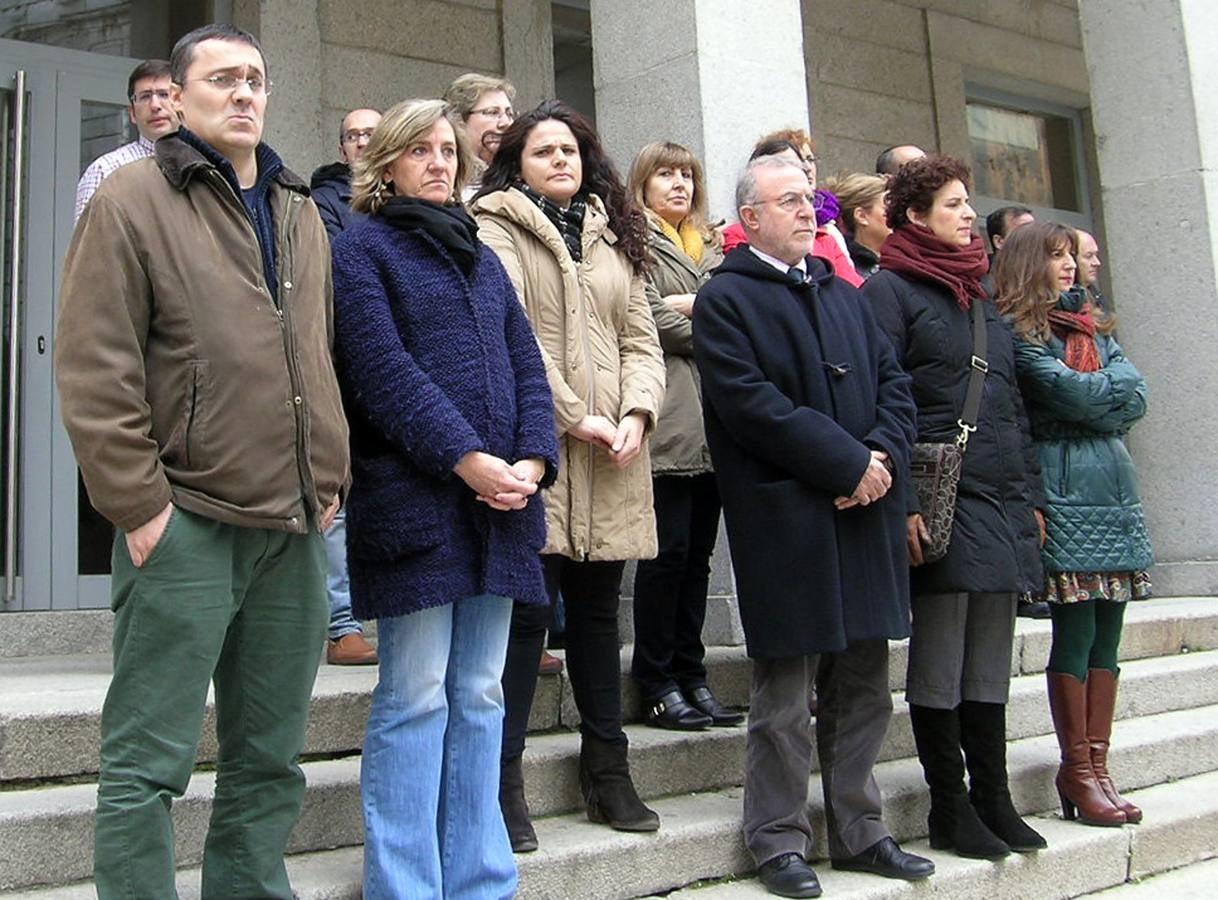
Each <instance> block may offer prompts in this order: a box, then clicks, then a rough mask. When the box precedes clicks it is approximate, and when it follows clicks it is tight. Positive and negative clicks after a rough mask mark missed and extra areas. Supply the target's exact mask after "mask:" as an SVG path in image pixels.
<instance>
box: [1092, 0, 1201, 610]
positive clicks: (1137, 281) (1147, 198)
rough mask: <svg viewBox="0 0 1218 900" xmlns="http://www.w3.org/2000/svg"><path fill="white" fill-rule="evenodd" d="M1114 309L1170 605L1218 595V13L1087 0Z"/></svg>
mask: <svg viewBox="0 0 1218 900" xmlns="http://www.w3.org/2000/svg"><path fill="white" fill-rule="evenodd" d="M1079 14H1080V17H1081V21H1082V26H1083V27H1082V34H1083V48H1084V53H1085V56H1086V60H1087V69H1088V72H1089V74H1090V79H1091V113H1092V118H1093V120H1094V123H1095V135H1096V151H1097V156H1098V162H1099V172H1100V181H1101V184H1102V195H1103V212H1104V226H1105V227H1104V231H1105V234H1106V236H1107V243H1108V246H1107V247H1105V248H1103V250H1104V251H1106V254H1105V256H1104V258H1105V260H1106V261H1107V262H1108V263H1109V266H1110V275H1111V279H1112V300H1113V302H1114V305H1115V308H1116V311H1117V314H1118V317H1119V322H1118V325H1119V332H1120V340H1121V344H1122V346H1123V347H1124V349H1125V351H1126V353H1127V354H1128V356H1129V358H1130V359H1131V361H1132V362H1133V363H1134V364H1135V365H1137V366H1138V368H1139V369H1140V370H1141V371H1142V373H1143V374H1144V375H1145V376H1146V380H1147V382H1148V384H1149V387H1150V411H1149V413H1148V414H1147V416H1146V418H1145V419H1144V420H1143V421H1142V422H1141V423H1140V424H1138V425H1137V426H1136V427H1135V429H1134V431H1133V433H1132V436H1131V439H1130V446H1131V449H1132V451H1133V455H1134V459H1135V460H1136V462H1137V464H1138V472H1139V476H1140V478H1141V488H1142V499H1143V502H1144V504H1145V506H1146V512H1147V518H1148V521H1149V525H1150V531H1151V539H1152V540H1153V542H1154V545H1155V551H1156V555H1157V557H1158V565H1157V566H1156V567H1155V570H1154V572H1153V573H1152V577H1153V578H1154V583H1155V589H1156V592H1157V593H1158V594H1160V595H1173V594H1174V595H1182V594H1213V593H1215V592H1218V502H1216V501H1218V452H1215V450H1216V447H1218V415H1216V411H1218V403H1216V401H1215V397H1218V295H1216V291H1215V288H1216V278H1215V273H1216V270H1218V261H1216V257H1218V95H1215V93H1214V90H1213V87H1214V85H1215V84H1216V83H1218V58H1216V57H1215V55H1214V53H1213V48H1214V47H1215V46H1218V6H1216V5H1215V4H1213V3H1211V2H1209V0H1146V2H1143V3H1137V4H1121V3H1107V2H1103V0H1079Z"/></svg>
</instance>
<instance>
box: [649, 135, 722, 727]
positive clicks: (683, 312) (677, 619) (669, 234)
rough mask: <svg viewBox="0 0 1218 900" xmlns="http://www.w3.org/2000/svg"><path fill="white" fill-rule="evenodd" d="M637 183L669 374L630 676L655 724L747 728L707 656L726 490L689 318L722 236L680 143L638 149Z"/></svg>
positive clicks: (654, 449) (696, 168) (655, 445)
mask: <svg viewBox="0 0 1218 900" xmlns="http://www.w3.org/2000/svg"><path fill="white" fill-rule="evenodd" d="M628 189H629V191H630V193H631V195H632V196H633V198H634V201H635V202H636V203H637V204H638V205H639V206H641V207H643V209H644V210H645V212H646V215H647V224H648V226H649V232H650V233H649V235H648V237H649V239H650V249H651V266H650V267H649V269H648V272H647V298H648V300H649V301H650V303H651V311H652V314H653V315H654V316H655V321H656V328H657V329H658V331H659V335H660V344H661V346H663V348H664V363H665V365H666V367H667V381H668V385H667V390H666V392H665V394H664V407H663V409H662V410H661V411H660V421H659V423H658V424H657V425H656V431H655V434H654V435H653V436H652V438H651V476H652V491H653V493H654V495H655V513H656V531H657V533H658V537H659V553H658V554H657V555H656V557H655V559H650V560H644V561H642V562H640V563H639V567H638V571H637V572H636V573H635V576H634V659H633V661H632V662H631V666H630V672H631V675H632V676H633V677H634V680H635V682H636V683H637V684H638V686H639V690H640V691H641V692H642V695H643V704H644V708H645V709H646V713H647V721H648V722H649V723H650V724H652V725H655V726H657V727H659V728H672V729H676V730H680V731H696V730H700V729H703V728H706V727H708V726H710V725H738V724H740V723H741V722H743V721H744V716H743V715H742V714H741V713H739V712H737V711H735V710H731V709H728V708H727V707H725V706H724V705H723V704H721V703H720V702H719V700H718V699H717V698H716V697H715V695H714V694H713V693H712V692H711V689H710V687H709V686H708V685H707V683H706V665H705V664H704V662H703V658H704V656H705V654H706V651H705V649H704V648H703V646H702V625H703V622H704V621H705V619H706V593H707V588H708V586H709V582H710V559H711V554H712V553H713V552H714V549H715V538H716V537H717V536H718V533H719V491H718V488H717V487H716V486H715V474H714V472H713V471H712V468H711V459H710V450H709V449H708V448H707V446H706V433H705V431H704V429H703V426H702V386H701V383H700V382H699V380H698V370H697V368H696V367H695V366H694V359H693V350H694V347H693V327H692V326H693V322H692V320H691V319H692V316H693V306H694V295H695V294H696V293H697V291H698V288H699V287H701V286H702V284H703V283H704V282H705V281H706V280H707V279H708V278H709V277H710V272H711V270H712V269H714V268H715V267H716V266H717V265H719V263H720V262H722V261H723V251H722V249H721V247H722V240H721V237H720V235H719V234H718V233H717V232H716V231H715V230H714V229H713V228H711V227H709V226H708V224H707V221H706V182H705V180H704V178H703V175H702V164H701V163H700V162H699V161H698V159H697V158H696V157H695V156H694V155H693V154H692V153H691V152H690V151H689V150H688V149H686V148H685V147H682V146H681V145H680V144H674V143H671V142H667V141H661V142H657V143H654V144H648V145H647V146H646V147H644V148H643V149H642V150H640V151H639V155H638V156H636V157H635V160H634V164H633V165H632V166H631V167H630V178H629V181H628Z"/></svg>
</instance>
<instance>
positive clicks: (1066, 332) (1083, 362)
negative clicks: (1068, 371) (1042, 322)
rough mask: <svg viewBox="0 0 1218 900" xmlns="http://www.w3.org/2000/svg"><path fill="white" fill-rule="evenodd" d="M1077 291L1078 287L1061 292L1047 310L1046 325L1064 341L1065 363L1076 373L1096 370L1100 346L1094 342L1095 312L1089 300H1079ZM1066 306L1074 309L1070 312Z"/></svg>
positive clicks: (1098, 366) (1098, 367) (1098, 365)
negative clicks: (1055, 302)
mask: <svg viewBox="0 0 1218 900" xmlns="http://www.w3.org/2000/svg"><path fill="white" fill-rule="evenodd" d="M1078 292H1081V289H1075V288H1072V289H1071V290H1070V291H1067V292H1066V293H1064V294H1062V296H1061V299H1060V300H1059V301H1058V305H1057V306H1056V307H1054V308H1053V309H1051V310H1049V327H1050V328H1052V329H1053V333H1054V334H1055V335H1057V336H1058V337H1059V338H1061V339H1062V340H1063V341H1064V342H1065V344H1066V365H1068V366H1069V367H1070V368H1072V369H1073V370H1074V371H1076V372H1098V371H1099V369H1100V348H1099V346H1098V345H1097V344H1096V342H1095V315H1094V313H1093V312H1092V309H1091V303H1090V302H1088V301H1085V300H1084V301H1082V302H1081V304H1080V303H1079V299H1080V298H1079V297H1078V296H1077V293H1078ZM1063 307H1066V308H1065V309H1063ZM1070 307H1074V308H1076V309H1078V312H1071V311H1070Z"/></svg>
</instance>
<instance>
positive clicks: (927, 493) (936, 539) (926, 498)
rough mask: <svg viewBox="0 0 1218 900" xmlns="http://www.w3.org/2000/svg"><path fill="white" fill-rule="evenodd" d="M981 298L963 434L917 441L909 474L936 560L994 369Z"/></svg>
mask: <svg viewBox="0 0 1218 900" xmlns="http://www.w3.org/2000/svg"><path fill="white" fill-rule="evenodd" d="M980 307H981V301H980V300H974V301H973V304H972V313H973V315H972V319H973V358H972V360H971V361H970V363H969V368H970V369H971V371H970V373H969V381H968V392H967V393H966V394H965V398H964V410H963V411H962V412H961V414H960V418H959V419H957V420H956V424H957V425H959V426H960V433H959V434H957V435H956V440H955V441H952V442H951V443H945V444H932V443H919V444H914V446H913V453H912V454H911V455H910V462H909V474H910V477H911V478H912V479H913V485H914V490H916V491H917V492H918V504H919V505H920V506H921V507H922V521H923V523H924V524H925V525H926V530H927V532H928V533H929V534H930V540H929V541H926V542H925V543H924V544H923V546H922V559H923V561H924V562H928V563H932V562H935V561H936V560H940V559H942V558H943V557H944V556H946V555H947V547H948V545H949V544H950V543H951V540H952V526H953V524H954V522H955V519H956V490H957V488H958V487H959V485H960V472H961V470H962V469H963V468H964V451H965V450H967V449H968V439H969V435H970V434H972V433H973V432H974V431H976V430H977V415H978V413H980V412H981V394H982V389H983V388H984V386H985V376H986V373H987V372H988V371H989V370H990V366H989V363H988V362H986V359H985V354H986V346H987V345H986V330H985V315H984V314H983V313H982V312H981V311H980Z"/></svg>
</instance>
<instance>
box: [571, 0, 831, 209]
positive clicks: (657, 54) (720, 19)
mask: <svg viewBox="0 0 1218 900" xmlns="http://www.w3.org/2000/svg"><path fill="white" fill-rule="evenodd" d="M591 11H592V52H593V72H594V79H595V84H596V116H597V123H598V125H599V127H600V131H601V134H602V135H603V136H604V138H605V142H606V144H607V146H608V149H609V151H610V153H611V154H612V155H613V158H614V160H615V161H616V162H617V164H618V166H619V167H620V168H621V170H622V174H623V177H625V173H626V171H627V170H628V169H629V168H630V161H631V160H632V159H633V158H634V155H635V153H637V152H638V150H639V149H640V148H641V147H642V146H643V145H645V144H647V143H650V142H651V141H657V140H671V141H676V142H677V143H680V144H684V145H685V146H687V147H689V148H690V149H691V150H692V151H693V152H694V153H696V154H697V155H698V156H699V157H700V158H701V159H702V161H703V163H704V164H705V166H706V174H707V182H708V184H707V194H708V198H709V200H710V210H711V214H712V216H717V217H725V218H727V219H728V220H729V221H735V210H734V208H733V194H734V192H735V185H736V178H737V176H738V175H739V173H740V170H741V169H742V168H743V166H744V164H745V162H746V161H747V160H748V155H749V151H750V150H751V149H752V146H753V142H754V141H755V140H756V139H757V138H758V137H759V136H761V135H762V134H764V133H765V132H767V131H772V130H774V129H777V128H784V127H800V128H807V127H808V89H807V82H806V79H805V76H804V52H803V24H802V19H801V15H800V4H799V2H798V0H753V2H750V3H748V4H744V5H742V4H740V3H737V2H732V0H669V2H668V3H665V4H664V5H663V13H657V11H656V4H654V3H649V2H646V0H592V6H591Z"/></svg>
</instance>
